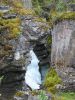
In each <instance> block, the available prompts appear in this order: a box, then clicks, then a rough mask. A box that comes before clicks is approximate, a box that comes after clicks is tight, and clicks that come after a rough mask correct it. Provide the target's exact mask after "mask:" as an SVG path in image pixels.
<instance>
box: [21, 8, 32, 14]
mask: <svg viewBox="0 0 75 100" xmlns="http://www.w3.org/2000/svg"><path fill="white" fill-rule="evenodd" d="M19 14H20V15H32V14H33V10H31V9H25V8H22V9H20V10H19Z"/></svg>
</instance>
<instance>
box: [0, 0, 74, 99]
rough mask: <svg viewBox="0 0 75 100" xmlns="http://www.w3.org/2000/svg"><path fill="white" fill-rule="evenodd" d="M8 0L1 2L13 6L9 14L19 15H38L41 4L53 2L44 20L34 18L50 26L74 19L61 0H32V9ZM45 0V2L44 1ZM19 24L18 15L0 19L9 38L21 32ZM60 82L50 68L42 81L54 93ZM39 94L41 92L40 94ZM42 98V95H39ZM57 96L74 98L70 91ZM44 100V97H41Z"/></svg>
mask: <svg viewBox="0 0 75 100" xmlns="http://www.w3.org/2000/svg"><path fill="white" fill-rule="evenodd" d="M8 1H9V0H3V3H4V4H5V5H6V4H9V5H11V4H12V5H11V6H12V7H13V9H12V10H10V11H9V13H10V14H12V13H17V14H19V15H31V14H32V15H33V16H34V15H39V16H40V14H41V12H42V11H43V5H44V4H45V5H47V4H48V3H51V4H52V2H53V1H54V2H53V3H54V4H55V5H54V6H53V7H54V8H51V9H50V11H48V12H47V13H48V15H49V19H48V20H47V21H46V20H45V19H44V18H38V19H36V21H44V22H49V25H50V27H52V26H53V25H54V24H56V23H57V22H59V21H62V20H70V19H74V20H75V12H67V6H66V4H65V3H64V2H63V1H62V0H32V1H33V6H34V11H35V13H34V11H33V10H29V9H25V8H23V7H22V4H21V3H20V2H18V3H17V5H15V4H16V2H17V1H16V0H15V1H14V2H12V3H10V2H8ZM45 1H46V2H45ZM70 3H75V0H71V2H68V4H70ZM2 16H3V13H2V12H0V17H2ZM20 24H21V20H20V18H19V17H17V18H15V19H7V20H5V19H2V18H1V19H0V30H1V28H3V26H4V27H7V28H8V29H9V34H10V36H9V38H10V37H16V36H18V35H19V34H20V33H21V29H20ZM51 42H52V40H51V38H48V43H49V44H50V43H51ZM59 83H61V79H60V78H59V76H58V75H57V73H56V71H55V70H54V69H53V68H52V69H51V70H50V71H49V72H48V73H47V75H46V77H45V81H44V87H45V89H46V90H47V91H49V92H52V93H55V92H57V91H56V89H55V85H56V84H59ZM40 95H41V96H42V95H43V94H40ZM41 98H43V96H42V97H41ZM54 98H57V100H74V98H75V94H74V93H73V94H71V93H63V94H62V97H61V98H58V97H54ZM41 100H44V99H41ZM55 100H56V99H55Z"/></svg>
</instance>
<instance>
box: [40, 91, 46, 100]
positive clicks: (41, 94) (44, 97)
mask: <svg viewBox="0 0 75 100" xmlns="http://www.w3.org/2000/svg"><path fill="white" fill-rule="evenodd" d="M38 97H39V100H48V96H46V92H45V91H43V90H41V91H40V92H39V96H38Z"/></svg>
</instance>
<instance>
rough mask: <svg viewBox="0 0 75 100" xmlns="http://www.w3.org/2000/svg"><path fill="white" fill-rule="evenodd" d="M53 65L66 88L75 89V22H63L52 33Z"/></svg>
mask: <svg viewBox="0 0 75 100" xmlns="http://www.w3.org/2000/svg"><path fill="white" fill-rule="evenodd" d="M51 62H52V65H53V66H55V67H56V70H57V72H58V74H59V75H60V76H61V78H62V79H63V83H64V84H65V86H66V87H65V88H68V90H69V89H70V90H73V89H74V88H73V87H75V21H74V20H69V21H66V20H65V21H62V22H59V23H58V24H57V25H55V26H54V29H53V31H52V55H51Z"/></svg>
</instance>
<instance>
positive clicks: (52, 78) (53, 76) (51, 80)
mask: <svg viewBox="0 0 75 100" xmlns="http://www.w3.org/2000/svg"><path fill="white" fill-rule="evenodd" d="M59 83H61V79H60V78H59V76H58V74H57V72H56V71H55V69H53V68H51V69H50V71H49V72H48V73H47V75H46V77H45V81H44V87H45V88H46V89H47V91H49V92H52V93H55V92H56V87H55V86H56V85H57V84H59Z"/></svg>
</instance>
